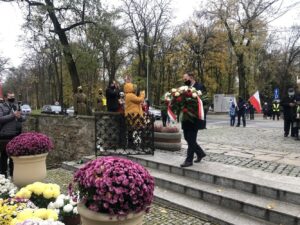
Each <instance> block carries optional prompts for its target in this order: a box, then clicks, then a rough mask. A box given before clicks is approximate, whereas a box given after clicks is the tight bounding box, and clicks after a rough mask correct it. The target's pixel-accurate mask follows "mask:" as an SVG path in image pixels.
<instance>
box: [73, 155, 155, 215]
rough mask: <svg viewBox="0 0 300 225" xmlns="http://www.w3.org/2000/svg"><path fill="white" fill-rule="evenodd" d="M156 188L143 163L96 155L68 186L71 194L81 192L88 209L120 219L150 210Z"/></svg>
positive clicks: (81, 198)
mask: <svg viewBox="0 0 300 225" xmlns="http://www.w3.org/2000/svg"><path fill="white" fill-rule="evenodd" d="M73 184H76V188H74V186H72V185H73ZM75 190H77V192H76V191H75ZM153 191H154V178H153V177H152V176H151V175H150V174H149V172H148V171H147V170H146V169H145V168H144V167H143V166H141V165H140V164H138V163H135V162H133V161H130V160H128V159H124V158H119V157H111V156H109V157H101V158H97V159H95V160H93V161H90V162H88V163H86V164H85V165H84V166H83V167H82V168H80V169H78V170H77V171H76V172H75V174H74V179H73V183H72V184H70V188H69V192H70V193H72V192H73V193H78V192H79V200H80V201H81V202H82V203H84V204H85V206H86V207H87V208H88V209H90V210H92V211H95V212H99V213H107V214H109V215H110V216H117V217H118V218H119V217H126V216H127V215H128V214H129V213H139V212H142V211H145V212H148V211H149V209H150V205H151V203H152V200H153Z"/></svg>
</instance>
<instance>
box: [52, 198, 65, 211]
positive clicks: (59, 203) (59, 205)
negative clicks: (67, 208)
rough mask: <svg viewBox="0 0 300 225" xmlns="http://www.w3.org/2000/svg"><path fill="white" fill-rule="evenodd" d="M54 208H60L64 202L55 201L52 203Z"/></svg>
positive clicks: (61, 200) (60, 200)
mask: <svg viewBox="0 0 300 225" xmlns="http://www.w3.org/2000/svg"><path fill="white" fill-rule="evenodd" d="M54 206H55V208H57V209H58V208H60V207H63V206H64V200H63V199H61V198H60V199H56V201H55V202H54Z"/></svg>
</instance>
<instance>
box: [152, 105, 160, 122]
mask: <svg viewBox="0 0 300 225" xmlns="http://www.w3.org/2000/svg"><path fill="white" fill-rule="evenodd" d="M149 114H150V115H153V116H154V118H155V119H156V120H159V119H160V118H161V111H160V110H159V109H155V108H153V107H152V106H150V107H149Z"/></svg>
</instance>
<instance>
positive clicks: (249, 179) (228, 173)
mask: <svg viewBox="0 0 300 225" xmlns="http://www.w3.org/2000/svg"><path fill="white" fill-rule="evenodd" d="M128 158H129V159H131V160H134V161H136V162H138V163H140V164H141V165H143V166H145V167H148V168H153V169H157V170H159V171H163V172H167V173H169V174H177V175H180V176H183V177H189V178H193V179H195V180H199V181H203V182H206V183H211V184H216V185H220V186H222V187H229V188H233V189H236V190H241V191H244V192H248V193H252V194H255V195H258V196H263V197H268V198H272V199H274V200H279V201H285V202H288V203H294V204H297V205H300V188H299V184H300V178H296V177H289V176H283V175H279V174H271V173H267V172H263V171H258V170H253V169H247V168H241V167H235V166H230V165H224V164H221V163H217V162H207V161H205V160H202V161H201V163H198V164H196V163H195V164H194V165H193V166H192V167H188V168H181V167H180V166H179V165H180V164H181V163H182V162H183V161H184V157H183V156H180V155H175V154H171V153H164V152H159V151H156V152H155V154H154V155H153V156H152V155H135V156H128Z"/></svg>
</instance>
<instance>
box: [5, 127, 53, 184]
mask: <svg viewBox="0 0 300 225" xmlns="http://www.w3.org/2000/svg"><path fill="white" fill-rule="evenodd" d="M52 149H53V143H52V141H51V139H50V138H49V137H48V136H47V135H45V134H42V133H37V132H27V133H22V134H20V135H18V136H16V137H14V138H13V139H12V140H11V141H10V142H8V144H7V146H6V152H7V154H8V155H9V156H10V157H11V158H12V159H13V162H14V171H13V182H14V183H15V184H16V185H17V186H25V185H27V184H30V183H33V182H34V181H41V180H42V179H44V178H45V177H46V173H47V170H46V157H47V155H48V152H50V151H51V150H52Z"/></svg>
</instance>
